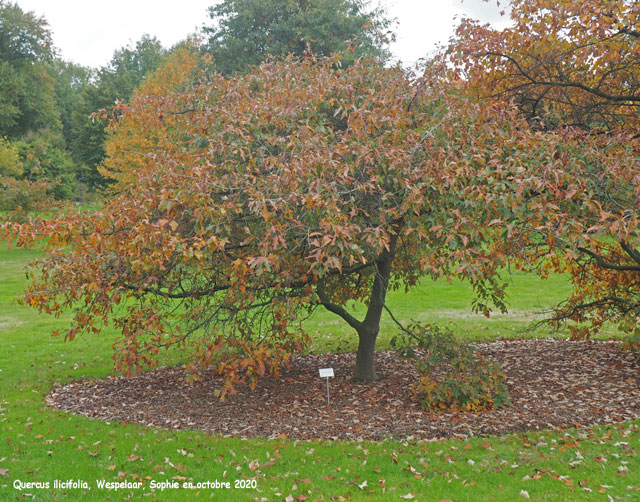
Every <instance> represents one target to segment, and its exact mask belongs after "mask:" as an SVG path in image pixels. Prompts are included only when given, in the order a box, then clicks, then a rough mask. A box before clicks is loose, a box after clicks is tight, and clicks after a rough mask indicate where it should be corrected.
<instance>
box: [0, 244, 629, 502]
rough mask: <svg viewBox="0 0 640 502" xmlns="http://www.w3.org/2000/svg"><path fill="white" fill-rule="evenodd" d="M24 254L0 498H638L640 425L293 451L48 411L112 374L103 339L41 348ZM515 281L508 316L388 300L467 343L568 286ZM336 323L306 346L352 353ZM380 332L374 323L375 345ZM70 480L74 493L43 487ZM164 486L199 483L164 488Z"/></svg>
mask: <svg viewBox="0 0 640 502" xmlns="http://www.w3.org/2000/svg"><path fill="white" fill-rule="evenodd" d="M36 256H37V253H36V252H33V251H19V250H12V251H7V250H5V249H3V250H0V501H13V500H45V501H53V500H70V501H76V500H82V501H102V500H106V499H107V498H108V499H110V500H158V501H165V500H168V501H171V500H210V499H213V500H249V501H254V500H257V501H283V500H286V501H294V500H310V501H313V500H325V501H330V500H332V501H341V500H350V501H352V500H353V501H359V500H374V501H376V500H379V501H383V500H384V501H388V500H420V501H440V500H452V501H477V500H497V501H513V500H526V498H524V496H525V495H527V496H528V497H529V499H530V500H540V501H547V500H559V501H565V500H576V501H578V500H585V501H592V500H593V501H607V500H629V501H631V500H638V499H640V460H639V459H638V453H639V452H640V421H634V422H628V423H625V424H619V425H616V426H609V427H596V428H589V429H573V430H568V431H553V432H550V431H541V432H536V433H527V434H515V435H509V436H504V437H484V438H473V439H465V440H458V441H436V442H418V441H413V440H410V439H409V440H404V441H400V442H384V443H367V442H359V443H347V442H331V441H320V442H313V441H310V442H296V441H292V440H289V439H287V438H278V439H274V440H262V439H246V440H243V439H237V438H222V437H214V436H210V435H207V434H204V433H202V432H198V431H166V430H158V429H153V428H144V427H139V426H130V425H123V424H116V423H112V424H109V423H105V422H99V421H95V420H90V419H88V418H84V417H79V416H73V415H69V414H66V413H62V412H58V411H55V410H53V409H50V408H48V407H47V406H46V405H45V404H44V397H45V395H46V394H47V392H48V391H49V390H50V389H51V387H52V386H53V385H56V384H64V383H67V382H69V381H72V380H78V379H88V378H100V377H103V376H105V375H107V374H110V373H111V372H113V368H112V361H111V344H112V343H113V340H114V335H113V333H111V334H109V333H107V334H105V335H103V336H101V337H95V336H93V337H92V336H84V337H81V338H80V339H78V340H76V341H75V342H73V343H64V342H63V341H62V340H59V339H51V338H50V337H49V333H50V332H51V331H52V330H53V329H54V328H56V327H64V326H65V323H66V322H67V321H68V319H64V318H61V319H54V318H50V317H47V316H39V315H37V313H35V312H34V311H32V310H30V309H26V308H24V307H21V306H19V305H18V304H16V303H15V301H14V300H13V299H14V297H15V296H16V295H18V294H19V293H20V291H21V290H22V289H23V288H24V286H25V279H24V273H23V267H24V265H25V264H26V263H27V262H28V261H29V260H31V259H33V258H35V257H36ZM513 282H514V284H513V291H514V294H513V298H514V299H513V308H514V309H515V313H516V314H515V315H512V316H495V317H492V318H491V319H485V318H482V317H479V316H473V315H471V314H470V313H469V307H468V306H469V301H470V292H469V290H468V288H466V286H465V285H463V284H458V283H453V284H446V283H443V284H435V285H433V284H426V283H425V284H423V285H422V286H421V287H420V288H418V290H417V291H416V292H414V293H412V294H411V295H404V294H401V293H398V292H395V293H393V294H392V296H391V301H390V304H391V306H392V307H393V308H394V309H395V311H396V312H397V313H398V314H399V315H400V317H401V318H403V319H411V318H414V319H423V320H432V321H440V322H444V323H451V324H452V326H453V327H454V328H456V330H457V332H459V333H460V334H461V335H462V336H466V337H469V338H483V339H485V338H495V337H517V336H521V335H520V333H521V331H522V328H523V327H524V326H526V325H527V324H528V322H529V320H530V317H531V315H532V314H531V313H532V312H535V311H536V310H538V309H539V308H542V307H545V306H546V305H543V304H542V300H543V299H544V300H545V301H547V300H555V299H559V298H560V297H561V296H562V293H563V291H565V290H566V289H565V290H563V288H566V284H564V282H563V280H562V278H554V279H553V280H551V281H550V282H547V283H540V282H539V281H537V280H536V279H535V278H533V277H531V276H526V275H523V274H521V275H516V276H514V277H513ZM336 321H337V320H336V319H334V318H333V317H331V316H330V315H329V314H318V315H316V316H314V318H312V319H311V320H310V321H309V323H308V329H309V331H310V332H311V333H314V334H315V335H314V337H315V338H314V342H315V345H314V347H313V350H316V351H323V350H336V349H338V350H347V349H349V348H350V347H352V346H353V343H354V340H353V336H352V335H351V334H349V333H348V331H347V330H345V329H344V327H343V326H342V325H341V324H340V323H338V322H336ZM390 328H391V325H390V323H389V321H388V320H385V324H384V325H383V331H384V333H383V335H382V337H381V345H382V346H383V345H384V344H386V343H388V339H389V333H390ZM546 334H547V333H545V332H544V331H540V332H537V333H534V335H537V336H542V335H546ZM68 480H74V481H76V482H79V484H80V485H81V486H83V483H86V488H82V487H80V488H72V487H65V488H56V487H54V483H55V482H56V481H58V482H64V481H68ZM103 481H104V482H105V483H118V482H128V483H144V485H143V486H142V487H140V488H123V489H118V490H117V491H115V490H114V489H113V488H115V485H112V489H107V488H100V487H99V486H98V482H103ZM152 482H153V483H154V484H155V486H156V488H152ZM162 482H166V483H176V484H178V485H182V483H185V482H187V483H189V482H191V483H193V485H194V486H196V485H197V483H209V485H207V486H201V487H200V488H199V489H198V488H193V489H190V488H177V489H176V488H169V487H168V488H166V489H164V490H162V489H161V486H162V485H160V483H162ZM29 483H31V485H29ZM36 483H40V484H36ZM47 483H48V488H46V487H45V484H47ZM216 483H217V485H216ZM224 483H229V486H230V487H229V488H226V487H224ZM221 485H222V486H221ZM130 486H133V485H130ZM216 486H217V488H216ZM253 486H255V488H253ZM608 497H611V498H608Z"/></svg>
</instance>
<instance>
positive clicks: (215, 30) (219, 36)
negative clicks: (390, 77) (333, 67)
mask: <svg viewBox="0 0 640 502" xmlns="http://www.w3.org/2000/svg"><path fill="white" fill-rule="evenodd" d="M209 15H210V17H211V19H212V21H213V24H212V25H211V26H208V27H205V28H204V34H205V36H207V37H208V43H207V46H206V49H207V51H208V52H209V53H210V54H211V55H212V56H213V57H214V60H215V63H216V67H217V68H218V70H219V71H221V72H222V73H224V74H230V73H234V72H237V71H245V70H246V69H248V68H250V67H252V66H256V65H258V64H260V63H261V62H262V61H264V59H265V58H266V57H267V56H286V55H287V54H293V55H295V56H303V55H305V54H309V53H313V54H316V55H319V56H329V55H331V54H334V53H336V52H343V51H344V49H345V48H346V47H347V45H348V44H351V45H352V47H353V48H354V49H355V51H354V53H353V55H352V56H350V57H349V59H350V60H353V59H354V57H358V56H363V55H369V56H377V57H380V58H381V59H386V58H387V57H388V51H387V50H386V47H385V46H386V38H387V34H386V33H385V31H386V29H387V28H388V26H389V24H390V22H389V20H388V19H387V18H386V17H385V16H384V12H383V11H382V10H380V9H376V10H367V3H366V2H364V1H362V0H268V1H264V0H224V1H223V2H221V3H219V4H217V5H215V6H213V7H210V8H209Z"/></svg>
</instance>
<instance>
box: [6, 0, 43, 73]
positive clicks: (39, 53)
mask: <svg viewBox="0 0 640 502" xmlns="http://www.w3.org/2000/svg"><path fill="white" fill-rule="evenodd" d="M52 56H53V43H52V41H51V32H50V31H49V29H48V23H47V21H46V20H45V19H44V18H43V17H38V16H36V14H35V13H33V12H24V11H23V10H22V9H21V8H20V7H19V6H18V4H17V3H12V2H6V1H5V0H0V59H1V60H3V61H8V62H10V63H22V62H24V61H30V62H33V61H46V60H49V59H51V57H52Z"/></svg>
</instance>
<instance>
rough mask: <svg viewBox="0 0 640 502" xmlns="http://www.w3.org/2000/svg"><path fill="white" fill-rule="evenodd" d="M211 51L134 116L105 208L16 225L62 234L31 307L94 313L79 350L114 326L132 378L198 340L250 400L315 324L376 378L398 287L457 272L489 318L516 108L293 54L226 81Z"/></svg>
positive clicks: (181, 65) (21, 231) (155, 84)
mask: <svg viewBox="0 0 640 502" xmlns="http://www.w3.org/2000/svg"><path fill="white" fill-rule="evenodd" d="M191 57H192V56H188V57H186V56H183V58H182V59H180V57H177V56H176V57H174V58H173V59H172V63H171V64H169V65H167V66H166V67H165V69H164V70H163V71H164V73H163V71H161V72H160V73H159V74H157V75H156V76H155V77H154V79H151V80H149V81H148V83H147V84H146V86H145V87H143V88H142V89H141V90H140V91H138V92H137V93H136V95H135V96H134V98H133V99H132V102H131V105H130V106H126V107H124V108H123V109H122V110H121V114H122V115H121V118H120V119H119V120H118V121H117V123H116V124H115V125H114V128H113V131H112V136H111V138H110V140H109V146H108V149H109V150H110V151H111V152H114V153H115V152H118V151H121V152H123V153H124V152H126V154H123V155H117V154H114V155H112V156H111V157H110V158H109V161H108V163H107V168H108V169H109V172H110V173H111V176H114V177H115V178H116V180H117V184H116V185H115V186H114V187H113V190H114V194H115V195H114V197H113V198H111V199H109V201H108V202H107V203H106V205H105V207H104V208H103V209H102V210H101V211H100V212H98V213H95V214H93V215H90V216H88V217H87V216H86V215H83V216H81V217H80V216H76V217H74V216H72V215H70V216H69V217H68V218H66V219H63V220H58V221H47V222H39V223H38V222H32V223H30V224H25V225H22V226H16V227H13V229H12V230H11V231H12V232H13V233H15V234H17V235H19V236H20V243H21V244H23V245H27V244H29V242H30V241H31V240H32V239H34V238H36V237H37V236H43V235H46V236H48V238H49V240H48V245H49V246H50V247H52V249H51V252H50V253H49V254H48V255H47V256H46V257H45V258H43V259H42V260H41V261H40V262H39V263H38V264H36V265H35V268H36V270H37V273H36V274H35V280H34V282H33V283H32V286H31V287H30V290H29V291H28V292H27V294H26V297H25V298H26V302H27V303H29V304H31V305H34V306H37V307H38V308H40V309H42V310H44V311H48V312H54V313H55V312H60V311H62V310H65V309H67V308H73V309H75V311H76V317H75V321H74V323H73V326H72V327H70V329H69V330H68V332H67V336H68V337H71V338H73V337H74V336H76V334H78V333H79V332H81V331H83V330H100V329H101V327H102V326H103V325H104V323H110V322H113V323H114V324H115V325H116V326H117V327H118V328H119V329H120V330H121V331H122V335H123V336H122V339H121V341H120V342H118V344H117V350H116V357H117V358H118V361H119V362H120V363H121V364H123V365H124V366H125V367H129V368H130V369H135V368H138V367H141V366H144V365H145V364H153V361H154V358H155V354H157V352H158V350H159V349H160V348H161V347H163V346H168V345H171V344H174V343H185V344H188V345H193V350H194V354H195V360H194V363H197V364H199V365H202V366H205V367H206V366H208V365H216V366H218V367H219V368H221V371H224V372H225V373H226V374H227V376H228V380H227V382H228V385H229V386H228V388H227V390H230V389H232V385H233V383H234V382H237V381H240V380H243V379H245V378H249V380H251V379H252V378H255V377H257V376H258V375H262V374H264V373H265V372H268V371H271V372H277V371H278V368H279V365H280V364H283V363H285V362H286V361H287V360H288V358H289V357H290V355H291V354H292V353H293V352H295V351H296V350H300V349H301V348H302V347H303V346H304V344H305V342H306V335H305V334H304V332H303V331H302V329H301V326H300V321H301V320H302V319H303V318H304V317H305V316H306V315H308V314H309V313H311V312H312V311H313V310H314V309H316V308H326V309H328V310H329V311H331V312H333V313H334V314H336V315H338V316H339V317H341V318H342V319H343V320H344V321H345V322H346V323H347V324H348V325H349V326H351V328H353V329H354V331H355V332H356V333H357V335H358V338H359V348H358V355H357V362H356V367H355V370H354V376H355V377H356V378H357V379H360V380H372V379H374V378H375V368H374V347H375V341H376V337H377V335H378V331H379V323H380V317H381V315H382V312H383V310H384V309H385V308H386V304H385V296H386V292H387V290H388V288H389V287H392V288H397V287H411V286H413V285H415V284H416V282H417V281H418V279H419V278H420V277H422V276H424V275H429V276H433V277H441V276H452V275H456V276H458V277H463V278H466V279H468V280H470V281H471V282H472V283H473V285H474V286H475V288H476V291H477V292H478V295H479V300H478V302H477V304H476V308H477V309H479V310H481V311H486V310H487V308H488V306H489V304H490V303H491V302H493V303H496V304H498V306H503V304H502V303H501V295H502V288H503V285H502V284H501V283H500V282H499V281H497V280H496V278H495V275H496V271H497V270H498V268H499V266H500V264H501V263H502V262H503V258H504V257H501V256H500V255H495V256H492V255H490V254H489V250H488V249H487V246H486V245H485V244H486V241H487V239H489V237H490V235H491V234H492V232H497V231H498V229H497V227H496V226H495V225H492V222H491V220H490V218H491V217H492V216H491V212H490V211H483V210H482V207H483V205H484V203H485V202H484V199H485V198H486V195H487V194H486V190H487V188H488V186H490V183H489V182H488V181H487V180H490V179H491V176H490V174H491V173H493V172H494V171H495V170H497V169H498V167H499V166H500V165H501V163H502V162H503V161H505V160H506V159H507V158H508V155H509V154H510V153H511V152H510V150H509V148H507V147H503V146H502V145H501V144H500V141H505V142H506V143H508V144H510V142H513V141H515V139H513V138H514V137H518V138H519V137H521V136H523V135H526V134H528V132H527V130H526V129H523V128H522V124H520V123H519V122H518V119H517V118H515V117H514V116H512V114H511V112H510V111H509V110H508V109H506V108H494V107H488V108H487V107H484V105H482V104H481V103H478V102H474V101H470V100H467V99H465V98H464V97H463V96H461V95H459V93H457V92H456V91H455V89H446V88H443V87H441V86H439V85H438V84H437V75H438V74H439V73H440V72H441V69H433V71H432V72H431V73H432V75H431V77H430V78H427V77H424V78H423V79H421V80H419V81H415V82H414V81H412V80H411V79H410V77H409V75H408V74H407V73H406V72H405V71H404V70H402V69H400V68H384V67H383V66H381V65H380V64H378V63H377V62H375V61H371V60H362V61H356V62H355V63H354V64H352V65H351V66H349V67H347V68H346V69H339V68H338V66H339V65H338V60H337V59H335V58H333V59H329V60H321V61H316V60H311V59H307V60H302V61H298V60H293V59H289V60H287V61H284V62H268V63H264V64H262V65H261V66H260V67H259V68H257V69H256V70H254V71H252V72H250V73H249V74H247V75H244V76H236V77H232V78H226V77H224V76H222V75H220V74H214V75H206V76H205V75H202V74H200V73H199V72H198V71H197V64H195V62H193V61H191V60H190V58H191ZM194 65H195V66H194ZM189 75H193V77H186V78H185V76H189ZM181 76H182V78H181ZM161 83H162V85H161ZM497 118H501V119H502V120H501V128H500V129H497V128H496V127H495V126H494V125H493V124H495V123H496V122H497ZM462 123H464V124H465V129H466V133H465V134H461V128H460V124H462ZM492 132H496V134H498V135H499V138H498V139H496V137H495V136H494V135H493V134H491V133H492ZM519 155H520V160H523V159H526V158H528V156H529V155H530V152H527V151H523V152H520V154H519ZM529 161H530V162H532V161H533V160H531V159H530V160H529ZM514 162H515V161H514ZM514 165H515V164H514ZM480 168H482V169H484V172H483V173H482V174H479V173H478V171H479V170H480ZM64 246H69V250H68V251H67V250H65V251H62V247H64ZM132 299H135V300H136V301H135V302H133V301H131V300H132ZM353 301H363V302H364V303H365V304H366V305H367V313H366V315H365V316H364V317H363V318H357V317H356V316H355V315H353V314H352V313H350V312H349V309H348V306H349V305H350V303H351V302H353Z"/></svg>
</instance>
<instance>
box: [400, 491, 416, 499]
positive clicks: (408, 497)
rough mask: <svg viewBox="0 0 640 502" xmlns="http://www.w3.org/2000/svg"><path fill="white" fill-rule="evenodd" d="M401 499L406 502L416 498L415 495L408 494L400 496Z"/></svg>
mask: <svg viewBox="0 0 640 502" xmlns="http://www.w3.org/2000/svg"><path fill="white" fill-rule="evenodd" d="M400 497H401V498H403V499H406V500H410V499H412V498H415V495H414V494H413V493H407V494H406V495H400Z"/></svg>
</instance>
